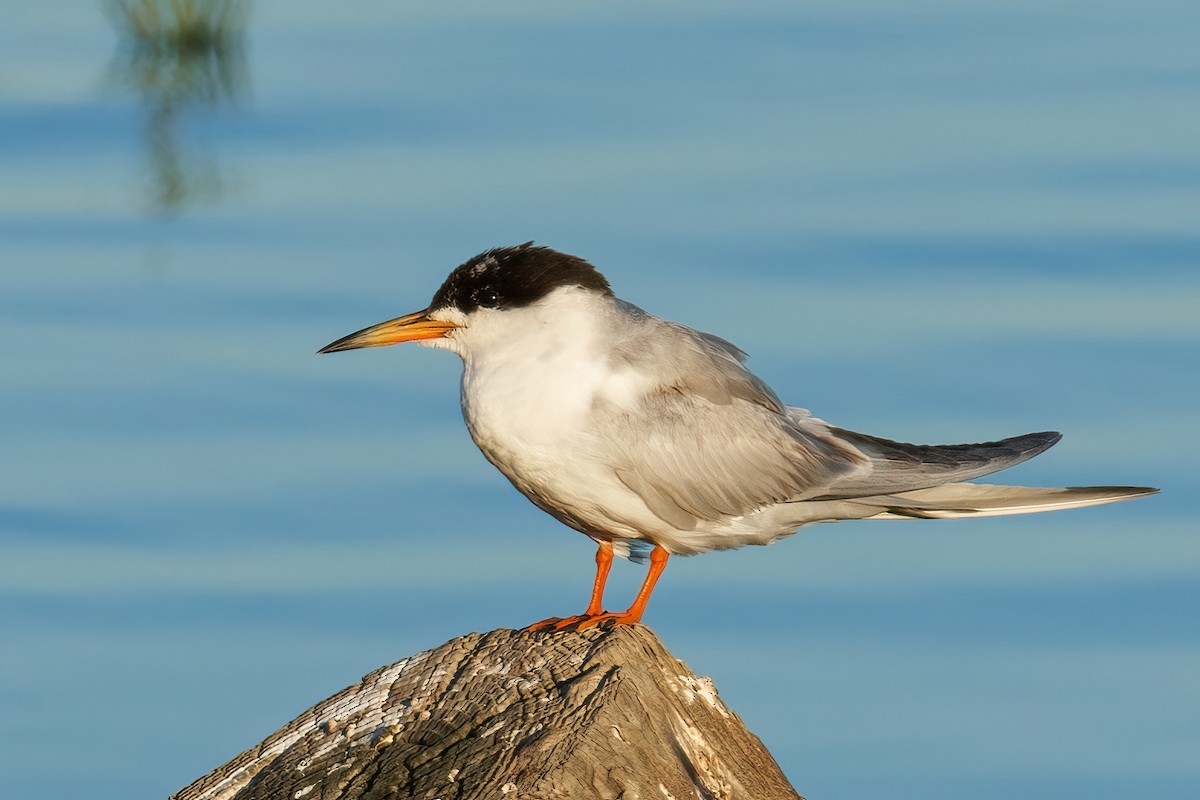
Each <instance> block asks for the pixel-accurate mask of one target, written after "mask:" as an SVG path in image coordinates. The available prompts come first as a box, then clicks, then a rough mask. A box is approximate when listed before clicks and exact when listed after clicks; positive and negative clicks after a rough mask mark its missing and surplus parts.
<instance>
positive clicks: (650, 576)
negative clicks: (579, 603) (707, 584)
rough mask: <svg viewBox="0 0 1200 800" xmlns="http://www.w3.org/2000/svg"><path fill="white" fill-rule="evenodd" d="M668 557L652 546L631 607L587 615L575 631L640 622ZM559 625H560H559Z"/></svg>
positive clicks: (655, 546)
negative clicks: (640, 584)
mask: <svg viewBox="0 0 1200 800" xmlns="http://www.w3.org/2000/svg"><path fill="white" fill-rule="evenodd" d="M670 557H671V554H670V553H668V552H667V551H666V550H665V549H663V547H662V546H661V545H657V544H656V545H654V549H653V550H651V551H650V571H649V572H647V573H646V580H644V581H642V588H641V589H639V590H638V593H637V597H635V598H634V600H633V605H631V606H630V607H629V608H628V610H626V611H624V612H622V613H620V614H614V613H611V612H601V613H599V614H589V615H588V616H587V617H586V618H585V619H583V620H581V621H580V622H579V624H578V625H577V626H576V628H575V629H576V630H583V629H584V628H590V627H592V626H593V625H599V624H601V623H605V622H611V623H612V624H613V625H632V624H634V623H635V622H640V621H641V619H642V614H643V613H644V612H645V611H646V603H647V602H649V600H650V594H651V593H652V592H653V591H654V584H656V583H658V576H659V575H662V573H663V570H664V569H666V568H667V559H668V558H670ZM559 624H560V625H561V623H559ZM556 627H557V626H556Z"/></svg>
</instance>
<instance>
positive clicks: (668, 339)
mask: <svg viewBox="0 0 1200 800" xmlns="http://www.w3.org/2000/svg"><path fill="white" fill-rule="evenodd" d="M642 321H643V323H644V327H645V329H644V330H643V331H642V332H641V334H640V335H639V336H637V337H636V338H635V339H634V340H633V341H631V342H629V343H628V345H627V346H621V347H618V348H617V349H616V350H615V351H614V358H615V359H618V360H619V361H622V362H624V363H625V364H626V365H628V366H629V367H632V368H633V369H636V370H638V371H640V372H642V373H643V374H654V375H656V377H657V378H658V381H657V382H656V385H655V386H654V387H653V388H652V389H651V390H650V391H648V392H646V393H645V394H644V395H643V396H642V397H641V398H640V401H639V402H638V404H637V407H636V408H635V409H632V410H630V409H628V408H623V407H617V406H614V405H604V406H601V407H597V409H596V413H597V421H598V429H597V430H598V431H601V432H603V435H604V436H605V438H606V447H607V448H610V450H611V453H612V457H613V458H614V463H615V470H616V474H617V477H618V478H619V479H620V480H621V482H622V483H624V484H625V485H626V486H627V487H629V488H630V489H631V490H633V491H634V492H635V493H637V494H638V495H639V496H640V497H641V498H642V500H643V501H644V502H645V503H646V505H647V506H648V507H649V508H650V510H651V511H653V512H654V513H655V514H656V515H657V516H658V517H660V518H661V519H663V520H665V521H667V522H669V523H671V524H672V525H674V526H676V527H678V528H681V529H684V530H687V529H691V528H694V527H695V526H696V524H697V523H698V522H699V521H701V520H718V519H722V518H727V517H732V516H739V515H742V514H747V513H750V512H752V511H755V510H757V509H760V508H764V507H766V506H770V505H774V504H776V503H781V502H785V501H787V500H791V499H796V498H798V497H801V496H812V495H814V494H821V493H824V492H825V491H827V490H829V488H830V487H832V486H833V485H834V484H835V483H836V482H837V481H838V480H839V479H846V478H849V477H850V476H851V475H853V474H855V473H857V472H859V471H863V470H869V468H870V460H869V459H868V458H867V457H866V456H864V455H863V454H862V453H860V452H859V451H858V450H857V449H856V448H855V447H853V446H852V445H850V444H848V443H846V442H843V441H841V440H840V439H839V438H838V437H837V436H835V435H833V434H832V433H831V432H829V430H828V429H827V428H825V427H824V426H818V425H813V426H801V425H797V424H796V422H795V420H793V419H792V416H791V414H790V411H789V409H787V407H785V406H784V405H783V404H782V403H781V402H780V401H779V398H778V397H776V396H775V394H774V393H773V392H772V391H771V390H770V388H768V387H767V386H766V384H764V383H763V382H762V381H761V380H760V379H759V378H757V377H756V376H755V375H753V374H752V373H750V372H749V371H748V370H747V369H746V368H745V367H743V366H742V364H741V362H742V359H744V358H745V354H744V353H742V352H741V351H740V350H738V349H737V348H736V347H734V346H733V345H731V344H729V343H728V342H726V341H724V340H722V339H718V338H717V337H715V336H709V335H707V334H702V333H699V332H698V331H693V330H692V329H690V328H687V327H684V326H682V325H676V324H674V323H669V322H663V321H661V320H657V319H655V318H653V317H649V316H648V315H647V316H646V317H644V318H643V320H642Z"/></svg>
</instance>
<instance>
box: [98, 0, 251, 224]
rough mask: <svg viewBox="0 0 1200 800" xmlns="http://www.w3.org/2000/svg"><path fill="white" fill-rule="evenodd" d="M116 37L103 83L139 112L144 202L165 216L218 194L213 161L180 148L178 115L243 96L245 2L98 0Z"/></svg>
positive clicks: (247, 4)
mask: <svg viewBox="0 0 1200 800" xmlns="http://www.w3.org/2000/svg"><path fill="white" fill-rule="evenodd" d="M104 5H105V12H106V14H107V16H108V17H109V19H110V20H111V21H112V23H113V26H114V27H115V28H116V30H117V34H118V36H119V37H120V42H119V43H118V51H117V53H116V54H115V55H114V57H113V60H112V62H111V63H110V65H109V77H110V80H112V81H114V82H116V83H117V84H118V85H120V86H121V87H122V88H124V89H127V90H133V91H136V92H137V93H138V94H139V95H140V97H141V100H142V105H143V106H144V107H145V109H146V122H145V139H146V147H147V150H148V152H149V156H150V162H151V167H152V169H153V172H154V191H153V198H152V205H153V207H154V208H155V210H157V211H159V212H162V213H167V214H172V213H177V212H179V211H180V210H181V209H182V208H183V207H184V206H185V205H187V204H188V203H190V202H195V201H197V200H207V201H215V200H216V199H218V198H219V196H220V193H221V180H220V177H219V173H218V170H217V165H216V161H215V160H214V159H213V158H211V157H204V156H202V155H199V154H196V153H194V152H193V153H190V154H189V153H188V152H186V151H185V150H184V148H183V146H182V143H181V142H182V132H181V127H182V122H181V118H182V117H183V115H184V114H185V112H188V111H192V110H195V109H197V108H206V109H209V110H217V109H220V108H222V107H225V106H232V105H235V104H236V102H237V101H238V99H239V98H240V97H241V96H242V95H243V94H244V92H245V89H246V85H247V78H246V59H245V51H244V48H243V30H244V28H245V24H246V20H247V19H248V17H249V12H250V0H104Z"/></svg>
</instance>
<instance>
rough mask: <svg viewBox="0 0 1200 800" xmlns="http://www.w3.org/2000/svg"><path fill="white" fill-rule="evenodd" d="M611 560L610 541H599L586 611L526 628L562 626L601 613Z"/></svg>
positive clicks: (611, 548) (545, 620) (540, 628)
mask: <svg viewBox="0 0 1200 800" xmlns="http://www.w3.org/2000/svg"><path fill="white" fill-rule="evenodd" d="M612 562H613V546H612V542H601V543H600V547H599V549H597V550H596V580H595V582H594V583H592V599H591V601H590V602H589V603H588V607H587V611H584V612H583V613H582V614H576V615H575V616H573V617H550V618H549V619H544V620H542V621H541V622H535V623H533V624H532V625H530V626H529V627H528V628H527V630H531V631H537V630H543V629H545V628H563V627H566V626H568V625H573V624H574V623H576V622H582V621H583V620H585V619H589V618H590V617H595V616H597V615H599V614H603V613H604V584H605V583H606V582H607V581H608V571H609V570H610V569H612Z"/></svg>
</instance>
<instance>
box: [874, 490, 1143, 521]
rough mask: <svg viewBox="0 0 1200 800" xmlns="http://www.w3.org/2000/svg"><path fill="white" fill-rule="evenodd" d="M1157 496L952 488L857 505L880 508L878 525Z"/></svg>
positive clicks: (876, 498) (883, 497) (900, 494)
mask: <svg viewBox="0 0 1200 800" xmlns="http://www.w3.org/2000/svg"><path fill="white" fill-rule="evenodd" d="M1156 492H1158V489H1152V488H1149V487H1146V486H1071V487H1067V488H1064V489H1042V488H1035V487H1028V486H996V485H991V484H984V483H947V484H944V485H942V486H934V487H932V488H930V489H917V490H915V491H911V492H897V493H896V494H890V495H875V496H872V497H857V498H855V499H854V500H853V502H854V503H855V504H859V503H861V504H863V505H867V506H871V507H875V508H878V509H879V513H877V514H873V515H871V516H872V517H874V518H876V519H886V518H897V517H917V518H919V519H953V518H955V517H990V516H998V515H1000V514H1032V513H1035V512H1038V511H1057V510H1059V509H1064V508H1080V507H1081V506H1094V505H1100V504H1101V503H1115V502H1118V501H1120V500H1132V499H1134V498H1135V497H1145V496H1146V495H1149V494H1155V493H1156Z"/></svg>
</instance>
